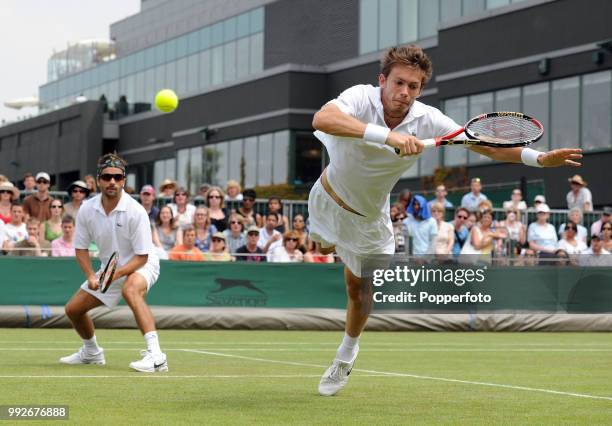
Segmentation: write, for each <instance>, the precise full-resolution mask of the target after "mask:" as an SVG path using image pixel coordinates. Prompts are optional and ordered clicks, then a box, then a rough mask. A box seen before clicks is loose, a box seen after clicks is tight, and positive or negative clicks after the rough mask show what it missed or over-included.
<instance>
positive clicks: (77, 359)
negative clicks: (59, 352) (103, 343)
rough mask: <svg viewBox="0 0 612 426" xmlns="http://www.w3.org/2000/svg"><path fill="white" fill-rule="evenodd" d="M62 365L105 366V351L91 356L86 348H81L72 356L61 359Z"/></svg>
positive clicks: (101, 350)
mask: <svg viewBox="0 0 612 426" xmlns="http://www.w3.org/2000/svg"><path fill="white" fill-rule="evenodd" d="M60 362H61V363H62V364H70V365H74V364H97V365H104V364H106V360H105V359H104V349H102V348H100V350H99V351H98V353H96V354H90V353H88V352H87V350H86V349H85V346H81V347H80V348H79V350H78V351H76V352H75V353H73V354H72V355H68V356H64V357H61V358H60Z"/></svg>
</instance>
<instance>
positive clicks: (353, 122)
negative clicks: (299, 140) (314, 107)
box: [312, 104, 366, 138]
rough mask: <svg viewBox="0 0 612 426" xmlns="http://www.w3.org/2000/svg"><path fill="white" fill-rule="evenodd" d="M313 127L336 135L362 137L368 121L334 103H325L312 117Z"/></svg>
mask: <svg viewBox="0 0 612 426" xmlns="http://www.w3.org/2000/svg"><path fill="white" fill-rule="evenodd" d="M312 127H314V128H315V129H317V130H320V131H322V132H324V133H327V134H330V135H334V136H344V137H349V138H362V137H363V134H364V132H365V129H366V123H362V122H361V121H359V120H357V119H356V118H355V117H353V116H351V115H349V114H346V113H344V112H342V111H341V110H340V108H338V107H337V106H336V105H334V104H325V105H323V107H322V108H321V109H320V110H319V111H317V113H316V114H315V115H314V117H313V118H312Z"/></svg>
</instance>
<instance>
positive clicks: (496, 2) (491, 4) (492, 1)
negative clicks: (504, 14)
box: [487, 0, 510, 9]
mask: <svg viewBox="0 0 612 426" xmlns="http://www.w3.org/2000/svg"><path fill="white" fill-rule="evenodd" d="M508 4H510V0H487V9H495V8H496V7H502V6H506V5H508Z"/></svg>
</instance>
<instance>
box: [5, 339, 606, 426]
mask: <svg viewBox="0 0 612 426" xmlns="http://www.w3.org/2000/svg"><path fill="white" fill-rule="evenodd" d="M96 334H97V336H98V341H99V342H100V344H101V346H102V347H104V349H105V351H106V361H107V364H106V365H105V366H89V365H85V366H64V365H60V364H59V363H58V361H57V360H58V358H59V357H60V356H62V355H66V354H69V353H71V352H72V351H74V350H75V349H76V348H77V347H78V346H79V344H80V340H78V339H77V337H76V335H75V334H74V332H73V331H72V330H63V329H62V330H58V329H45V330H40V329H36V330H35V329H2V330H1V331H0V353H1V356H2V359H3V362H2V368H1V369H0V388H1V389H2V392H1V393H0V404H38V405H40V404H66V405H69V407H70V420H71V421H78V422H80V423H82V422H90V421H95V422H97V423H115V424H151V423H157V424H159V423H164V424H171V423H217V424H228V423H245V422H248V423H262V424H269V423H304V424H330V423H333V424H338V423H352V424H354V423H359V424H398V423H408V422H410V423H424V424H431V423H477V424H491V423H516V422H521V423H524V422H530V423H537V424H541V423H556V424H559V423H583V424H603V423H609V421H610V418H611V416H612V388H611V387H610V383H612V369H611V368H610V366H611V365H612V363H611V359H612V339H611V338H610V337H611V336H610V335H609V334H607V333H598V334H596V333H563V334H561V333H425V332H421V333H390V332H384V333H383V332H378V333H377V332H370V333H367V332H366V333H365V334H364V335H363V337H362V340H361V352H360V355H359V358H358V360H357V363H356V365H355V370H353V373H352V374H351V380H350V382H349V385H348V386H347V388H345V389H344V391H342V392H341V393H340V394H338V395H337V396H335V397H331V398H324V397H321V396H319V395H318V394H317V384H318V381H319V377H320V375H321V374H322V372H323V370H324V368H326V367H327V365H328V363H329V362H330V361H331V357H332V356H333V353H334V351H335V348H336V346H337V344H338V342H339V340H340V337H341V333H338V332H303V331H300V332H292V331H164V330H162V331H161V332H160V338H161V343H162V349H163V350H165V352H166V353H167V355H168V361H169V366H170V371H169V373H166V374H155V375H146V374H143V373H137V372H132V371H130V370H129V369H128V367H127V365H128V363H129V362H130V361H133V360H136V359H139V358H140V357H139V350H140V349H143V342H142V339H141V337H140V335H139V333H138V331H136V330H98V331H97V333H96Z"/></svg>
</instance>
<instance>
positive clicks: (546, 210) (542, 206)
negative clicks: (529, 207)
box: [535, 203, 550, 213]
mask: <svg viewBox="0 0 612 426" xmlns="http://www.w3.org/2000/svg"><path fill="white" fill-rule="evenodd" d="M535 211H536V213H549V212H550V207H548V204H544V203H542V204H540V205H538V206H537V207H536V208H535Z"/></svg>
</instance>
